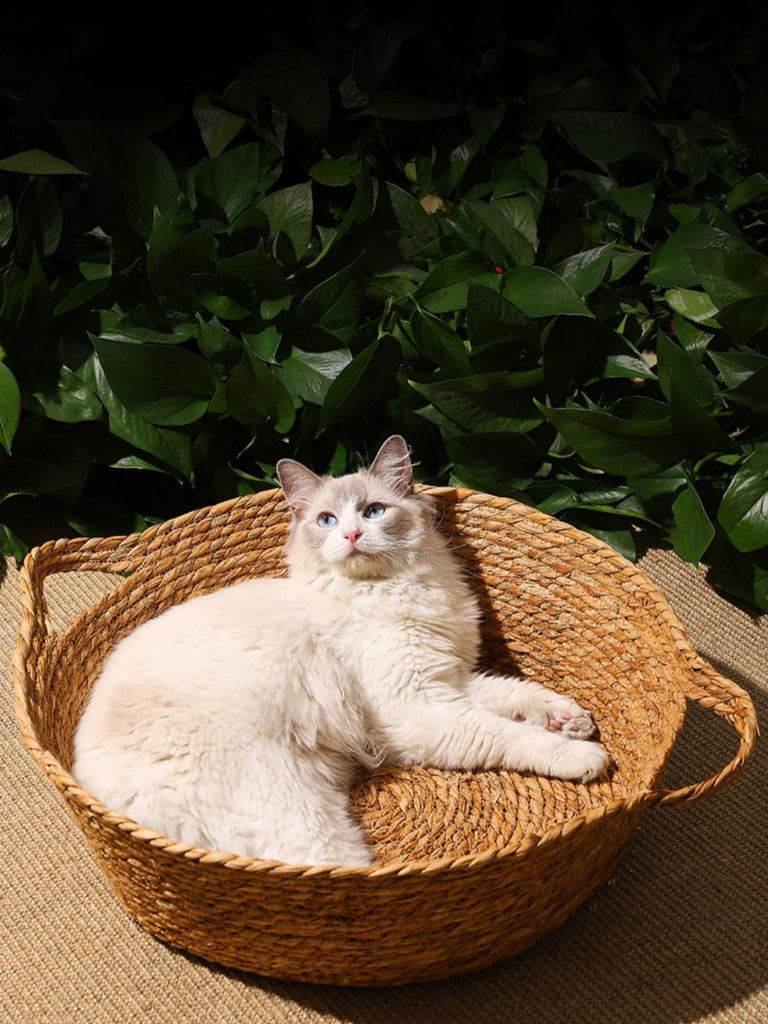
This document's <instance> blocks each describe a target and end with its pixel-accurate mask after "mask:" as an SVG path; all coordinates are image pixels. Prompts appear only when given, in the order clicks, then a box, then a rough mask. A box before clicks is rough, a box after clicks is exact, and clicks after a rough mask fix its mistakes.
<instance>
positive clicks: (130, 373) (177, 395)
mask: <svg viewBox="0 0 768 1024" xmlns="http://www.w3.org/2000/svg"><path fill="white" fill-rule="evenodd" d="M90 338H91V341H92V343H93V347H94V349H95V350H96V353H97V355H98V357H99V362H100V363H101V365H102V366H103V368H104V373H105V374H106V377H107V380H108V382H109V385H110V387H111V389H112V390H113V392H114V393H115V395H116V396H117V398H118V399H119V401H120V402H121V403H122V404H123V405H124V406H125V407H126V408H127V409H128V410H129V411H130V412H132V413H134V414H135V415H136V416H140V417H141V418H142V419H144V420H147V421H148V422H149V423H153V424H155V426H161V427H169V426H182V425H184V424H186V423H194V422H195V421H196V420H198V419H200V417H201V416H203V415H204V413H205V412H206V410H207V408H208V403H209V401H210V399H211V395H212V394H213V392H214V390H215V388H216V374H215V373H214V372H213V370H212V369H211V367H210V366H209V365H208V364H207V363H206V362H205V360H203V359H201V358H200V356H196V355H195V354H194V353H193V352H187V351H186V350H185V349H179V348H172V347H170V346H167V345H140V344H131V343H128V342H119V341H107V340H106V339H105V338H96V337H94V336H93V335H90Z"/></svg>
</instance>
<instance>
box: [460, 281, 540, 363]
mask: <svg viewBox="0 0 768 1024" xmlns="http://www.w3.org/2000/svg"><path fill="white" fill-rule="evenodd" d="M530 329H531V321H530V320H529V319H528V317H527V316H525V314H524V313H521V312H520V310H519V309H518V308H517V306H514V305H513V304H512V303H511V302H510V301H509V299H505V298H504V296H503V295H500V294H499V292H497V291H496V290H495V289H494V288H488V287H486V286H485V285H475V284H471V285H470V286H469V292H468V294H467V331H468V332H469V340H470V341H471V342H472V348H473V349H477V348H479V347H480V346H482V345H489V344H492V343H493V342H495V341H501V340H502V339H509V340H511V339H512V338H514V337H522V336H524V335H526V334H527V333H528V332H529V331H530Z"/></svg>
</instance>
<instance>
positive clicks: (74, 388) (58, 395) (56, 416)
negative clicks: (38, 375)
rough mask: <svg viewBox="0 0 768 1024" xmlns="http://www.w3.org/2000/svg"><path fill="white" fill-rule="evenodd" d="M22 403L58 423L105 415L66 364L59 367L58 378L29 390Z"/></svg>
mask: <svg viewBox="0 0 768 1024" xmlns="http://www.w3.org/2000/svg"><path fill="white" fill-rule="evenodd" d="M25 405H27V406H28V407H29V408H32V409H34V410H35V411H36V412H38V413H42V415H44V416H47V417H48V419H51V420H55V421H56V422H58V423H82V422H84V421H87V420H99V419H101V417H102V416H103V414H104V407H103V406H102V404H101V402H100V401H99V400H98V398H97V397H96V395H95V394H94V393H93V391H92V390H91V389H90V388H89V387H88V385H87V384H85V383H84V382H83V381H82V380H81V379H80V378H79V377H78V376H77V375H76V374H75V373H73V372H72V371H71V370H70V369H69V368H68V367H66V366H62V367H61V368H60V369H59V375H58V377H57V378H56V379H55V380H54V381H52V382H51V383H50V384H47V386H43V387H41V388H40V389H39V390H37V389H36V390H30V392H29V397H28V399H27V401H26V402H25Z"/></svg>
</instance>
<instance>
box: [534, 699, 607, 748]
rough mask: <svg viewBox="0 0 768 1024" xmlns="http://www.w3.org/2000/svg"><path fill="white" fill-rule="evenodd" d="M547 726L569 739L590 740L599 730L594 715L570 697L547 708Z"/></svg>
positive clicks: (551, 730)
mask: <svg viewBox="0 0 768 1024" xmlns="http://www.w3.org/2000/svg"><path fill="white" fill-rule="evenodd" d="M546 728H547V729H548V730H549V731H550V732H559V733H561V734H562V735H563V736H565V737H566V738H567V739H569V740H588V739H589V737H590V736H594V734H595V733H596V732H597V728H596V726H595V723H594V721H593V720H592V715H590V713H589V712H588V711H585V710H584V708H582V707H581V706H580V705H579V704H577V703H576V701H575V700H570V698H568V697H565V698H563V699H562V701H560V702H558V706H555V707H550V708H548V709H547V724H546Z"/></svg>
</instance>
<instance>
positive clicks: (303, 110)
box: [250, 51, 331, 139]
mask: <svg viewBox="0 0 768 1024" xmlns="http://www.w3.org/2000/svg"><path fill="white" fill-rule="evenodd" d="M250 77H251V78H252V80H253V82H254V84H255V85H256V86H257V88H258V89H260V90H261V92H263V93H265V94H266V95H267V96H269V98H270V99H271V100H273V101H274V103H275V105H276V106H277V107H279V108H280V110H283V111H285V113H286V114H287V115H288V117H289V118H290V119H291V120H292V121H293V122H294V123H295V124H296V125H298V127H299V128H300V129H301V131H302V132H304V134H305V135H308V136H309V137H310V138H311V139H322V138H323V136H324V135H325V134H326V132H327V130H328V122H329V120H330V117H331V90H330V86H329V85H328V78H327V77H326V74H325V71H324V70H323V66H322V64H321V63H320V61H319V60H318V59H317V57H315V56H314V54H311V53H302V52H290V51H289V52H281V53H277V52H271V53H262V54H261V55H260V57H259V58H258V63H257V65H256V70H255V71H253V72H251V76H250Z"/></svg>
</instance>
